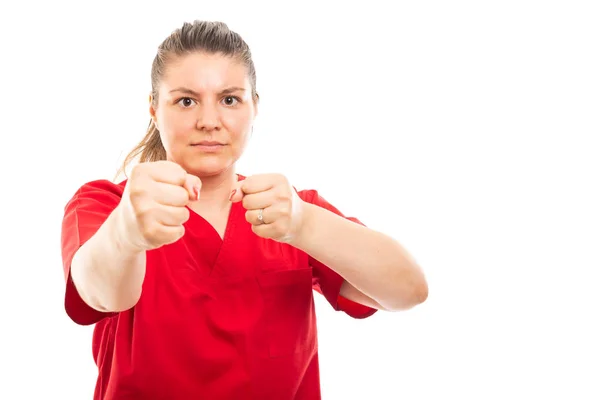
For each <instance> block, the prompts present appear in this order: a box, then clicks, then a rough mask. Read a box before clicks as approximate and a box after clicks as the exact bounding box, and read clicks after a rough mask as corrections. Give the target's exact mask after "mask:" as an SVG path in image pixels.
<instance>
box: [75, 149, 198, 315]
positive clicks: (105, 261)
mask: <svg viewBox="0 0 600 400" xmlns="http://www.w3.org/2000/svg"><path fill="white" fill-rule="evenodd" d="M201 185H202V182H200V179H199V178H197V177H195V176H192V175H189V174H187V173H186V171H185V170H184V169H183V168H181V167H180V166H179V165H177V164H175V163H172V162H169V161H157V162H151V163H142V164H139V165H138V166H136V168H134V170H133V171H132V174H131V178H130V179H129V181H128V182H127V185H126V186H125V190H124V192H123V196H122V198H121V201H120V202H119V203H118V205H117V206H116V207H115V209H114V210H113V211H112V212H111V213H110V215H108V217H107V218H106V220H105V221H104V222H103V223H102V224H101V225H100V226H99V228H98V230H97V231H96V232H95V233H94V234H93V236H91V237H90V238H89V239H88V240H87V241H86V242H85V243H83V244H82V245H81V247H79V249H77V250H76V252H75V253H74V255H73V258H72V260H71V265H70V274H71V279H72V282H73V285H74V287H75V289H76V290H77V293H78V294H79V297H80V298H81V300H83V302H84V303H86V304H87V305H88V306H90V307H91V308H93V309H94V310H96V311H100V312H121V311H124V310H128V309H130V308H131V307H133V306H135V304H136V303H137V302H138V300H139V298H140V296H141V294H142V283H143V282H144V276H145V273H146V251H147V250H152V249H155V248H158V247H161V246H163V245H166V244H170V243H173V242H175V241H177V240H179V239H180V238H181V237H182V236H183V234H184V232H185V229H184V227H183V223H184V222H185V221H187V219H188V218H189V210H188V209H187V208H186V205H187V203H188V202H189V201H191V200H197V199H198V197H199V196H200V188H201Z"/></svg>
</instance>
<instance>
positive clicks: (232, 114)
mask: <svg viewBox="0 0 600 400" xmlns="http://www.w3.org/2000/svg"><path fill="white" fill-rule="evenodd" d="M151 78H152V93H151V96H150V115H151V122H150V126H149V129H148V132H147V135H146V136H145V137H144V139H143V140H142V142H141V143H140V144H139V146H137V147H136V149H134V150H133V151H132V153H131V154H130V155H129V157H128V158H127V160H126V163H125V166H126V165H127V164H129V162H131V161H132V160H133V159H134V158H135V157H137V156H138V155H139V156H140V161H141V162H140V163H138V164H136V165H135V166H134V167H133V168H132V171H131V173H130V177H129V179H127V180H126V181H124V182H121V183H120V184H113V183H111V182H109V181H106V180H99V181H93V182H88V183H86V184H84V185H83V186H82V187H81V188H80V189H79V190H78V191H77V193H75V195H74V196H73V198H72V199H71V200H70V201H69V203H68V204H67V206H66V209H65V216H64V220H63V226H62V256H63V264H64V272H65V279H66V282H67V285H66V294H65V308H66V311H67V313H68V315H69V316H70V317H71V318H72V319H73V321H75V322H76V323H78V324H82V325H87V324H96V325H95V329H94V335H93V354H94V357H95V361H96V363H97V365H98V368H99V376H98V380H97V385H96V391H95V398H96V399H146V400H148V399H198V398H202V399H261V400H265V399H278V400H281V399H311V400H314V399H319V398H320V389H319V369H318V368H319V367H318V357H317V338H316V321H315V311H314V303H313V289H315V290H316V291H318V292H319V293H321V294H322V295H323V296H325V298H326V299H327V300H328V302H329V303H330V304H331V305H332V306H333V307H334V308H335V309H336V310H341V311H344V312H346V313H347V314H348V315H350V316H352V317H354V318H365V317H367V316H370V315H372V314H373V313H374V312H376V310H402V309H407V308H410V307H413V306H415V305H417V304H419V303H421V302H423V301H424V300H425V298H426V297H427V284H426V282H425V279H424V276H423V274H422V272H421V270H420V269H419V267H418V266H417V265H416V264H415V262H414V261H413V260H412V259H411V258H410V257H409V255H408V254H407V253H405V252H404V251H403V249H402V247H401V246H400V245H399V244H398V243H397V242H396V241H394V240H393V239H391V238H389V237H387V236H385V235H383V234H381V233H378V232H375V231H372V230H370V229H368V228H366V227H364V226H363V225H362V224H361V223H360V222H359V221H358V220H356V219H352V218H346V217H344V216H343V215H342V214H341V213H340V212H339V211H338V210H337V209H336V208H334V207H333V206H332V205H331V204H329V203H328V202H326V201H325V200H324V199H323V198H322V197H320V196H319V194H318V193H317V192H316V191H315V190H303V191H296V190H295V189H294V188H293V187H292V185H291V184H290V183H289V182H288V181H287V179H286V178H285V177H284V176H282V175H280V174H263V175H255V176H249V177H245V176H243V175H238V174H236V172H235V163H236V161H237V160H238V159H239V157H240V156H241V155H242V152H243V151H244V149H245V147H246V143H247V141H248V138H249V136H250V133H251V130H252V124H253V121H254V118H255V116H256V113H257V105H258V94H257V92H256V73H255V70H254V64H253V62H252V58H251V53H250V50H249V49H248V47H247V45H246V43H245V42H244V41H243V40H242V38H241V37H240V36H239V35H238V34H236V33H234V32H232V31H230V30H229V29H228V27H227V26H226V25H225V24H223V23H214V22H199V21H196V22H194V23H191V24H189V23H186V24H184V25H183V26H182V27H181V28H180V29H178V30H176V31H175V32H173V34H172V35H171V36H170V37H168V38H167V39H166V40H165V41H164V42H163V43H162V44H161V46H160V47H159V50H158V54H157V56H156V58H155V60H154V62H153V65H152V72H151Z"/></svg>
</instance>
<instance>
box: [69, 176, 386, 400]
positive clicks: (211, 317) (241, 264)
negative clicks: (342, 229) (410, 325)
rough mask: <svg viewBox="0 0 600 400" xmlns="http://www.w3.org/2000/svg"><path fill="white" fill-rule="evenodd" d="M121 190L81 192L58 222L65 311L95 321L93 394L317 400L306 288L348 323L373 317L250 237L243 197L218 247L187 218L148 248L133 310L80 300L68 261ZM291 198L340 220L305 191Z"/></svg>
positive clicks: (295, 260)
mask: <svg viewBox="0 0 600 400" xmlns="http://www.w3.org/2000/svg"><path fill="white" fill-rule="evenodd" d="M242 179H243V177H242ZM124 186H125V182H122V183H121V184H118V185H117V184H114V183H111V182H109V181H94V182H90V183H87V184H85V185H83V186H82V187H81V188H80V189H79V190H78V191H77V193H76V194H75V195H74V196H73V198H72V199H71V200H70V201H69V203H68V204H67V206H66V208H65V216H64V220H63V225H62V257H63V266H64V273H65V279H66V282H67V284H66V294H65V308H66V312H67V313H68V315H69V316H70V318H71V319H72V320H73V321H75V322H76V323H78V324H82V325H88V324H94V323H95V324H96V326H95V328H94V334H93V344H92V348H93V355H94V359H95V361H96V364H97V365H98V371H99V374H98V380H97V385H96V391H95V395H94V399H96V400H100V399H102V400H121V399H127V400H136V399H144V400H153V399H184V400H188V399H210V400H220V399H236V400H244V399H260V400H271V399H273V400H291V399H297V400H318V399H320V398H321V397H320V388H319V364H318V352H317V334H316V318H315V309H314V303H313V289H315V290H316V291H318V292H319V293H321V294H323V295H324V296H325V298H326V299H327V301H328V302H329V303H330V304H331V305H332V306H333V307H334V309H336V310H342V311H344V312H346V313H347V314H348V315H350V316H352V317H354V318H364V317H367V316H370V315H372V314H373V313H374V312H375V311H376V310H375V309H372V308H370V307H366V306H363V305H360V304H358V303H355V302H353V301H350V300H348V299H344V298H342V297H341V296H339V291H340V287H341V285H342V282H343V279H342V278H341V277H340V276H339V275H338V274H337V273H335V272H334V271H332V270H331V269H329V268H328V267H326V266H325V265H323V264H322V263H320V262H318V261H316V260H315V259H313V258H311V257H309V256H308V255H307V254H306V253H304V252H302V251H300V250H298V249H296V248H294V247H292V246H290V245H287V244H282V243H278V242H275V241H273V240H269V239H263V238H261V237H259V236H257V235H255V234H254V233H253V232H252V230H251V225H250V224H249V223H248V222H247V221H246V220H245V218H244V213H245V210H244V208H243V207H242V204H241V202H239V203H234V204H233V205H232V208H231V212H230V215H229V220H228V222H227V228H226V232H225V235H224V238H223V240H222V239H221V237H220V236H219V234H218V233H217V232H216V231H215V229H214V228H213V227H212V226H211V225H210V224H209V223H208V222H207V221H206V220H205V219H203V218H202V217H201V216H200V215H198V214H196V213H194V212H193V211H191V212H190V214H191V215H190V219H189V220H188V221H187V222H186V223H185V229H186V231H185V235H184V236H183V237H182V238H181V239H180V240H179V241H177V242H175V243H173V244H171V245H167V246H163V247H161V248H159V249H155V250H151V251H148V253H147V261H146V262H147V265H146V276H145V280H144V283H143V288H142V296H141V298H140V300H139V301H138V303H137V304H136V305H135V307H133V308H132V309H130V310H127V311H125V312H121V313H118V314H117V313H102V312H98V311H95V310H94V309H92V308H90V307H89V306H87V305H86V304H85V303H84V302H83V300H82V299H81V298H80V297H79V295H78V293H77V291H76V289H75V288H74V286H73V283H72V281H71V278H70V274H69V271H70V265H71V260H72V258H73V255H74V254H75V252H76V251H77V249H78V248H79V247H80V246H81V245H82V244H84V243H85V242H86V240H88V239H89V238H90V237H91V236H92V235H94V233H95V232H96V231H97V229H98V228H99V227H100V225H101V224H103V223H104V221H105V220H106V218H107V217H108V215H109V214H110V213H111V212H112V211H113V210H114V208H115V207H116V206H117V205H118V203H119V201H120V200H121V196H122V193H123V189H124ZM298 194H299V196H300V197H301V198H302V199H303V200H304V201H306V202H309V203H312V204H316V205H319V206H321V207H324V208H326V209H329V210H331V211H333V212H335V213H337V214H338V215H341V214H340V212H339V211H338V210H337V209H335V208H334V207H333V206H332V205H330V204H329V203H327V202H326V201H325V200H324V199H323V198H321V197H320V196H319V195H318V193H317V192H316V191H314V190H306V191H300V192H298ZM352 220H353V221H354V222H356V223H360V222H359V221H358V220H356V219H352Z"/></svg>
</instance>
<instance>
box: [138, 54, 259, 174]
mask: <svg viewBox="0 0 600 400" xmlns="http://www.w3.org/2000/svg"><path fill="white" fill-rule="evenodd" d="M157 92H158V99H155V103H154V105H153V103H152V99H151V105H150V114H151V115H152V119H153V120H154V123H155V125H156V127H157V128H158V130H159V131H160V137H161V140H162V143H163V146H164V147H165V150H166V153H167V159H168V160H170V161H174V162H176V163H178V164H179V165H181V166H182V167H183V168H184V169H185V170H186V171H187V172H188V173H190V174H193V175H196V176H198V177H203V176H211V175H217V174H220V173H223V172H225V171H227V170H228V169H230V168H231V167H232V166H233V165H234V164H235V162H236V161H237V160H238V159H239V158H240V156H241V155H242V153H243V151H244V149H245V147H246V144H247V141H248V139H249V136H250V132H251V130H252V123H253V121H254V117H255V116H256V104H255V102H254V99H253V97H252V87H251V84H250V80H249V78H248V71H247V69H246V67H245V66H244V65H243V64H241V63H239V62H237V61H236V60H235V59H232V58H230V57H226V56H222V55H219V54H206V53H192V54H189V55H185V56H183V57H179V58H177V59H173V60H170V61H169V62H168V64H167V66H166V70H165V73H164V76H163V77H162V80H161V82H160V83H159V87H158V88H157Z"/></svg>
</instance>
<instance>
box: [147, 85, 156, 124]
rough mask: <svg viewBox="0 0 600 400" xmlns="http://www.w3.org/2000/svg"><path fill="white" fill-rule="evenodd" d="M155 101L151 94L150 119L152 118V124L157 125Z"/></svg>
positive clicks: (149, 100) (149, 99)
mask: <svg viewBox="0 0 600 400" xmlns="http://www.w3.org/2000/svg"><path fill="white" fill-rule="evenodd" d="M153 100H154V98H153V97H152V93H151V94H150V95H149V96H148V103H149V111H150V118H152V122H154V125H156V110H155V109H154V106H153Z"/></svg>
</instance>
